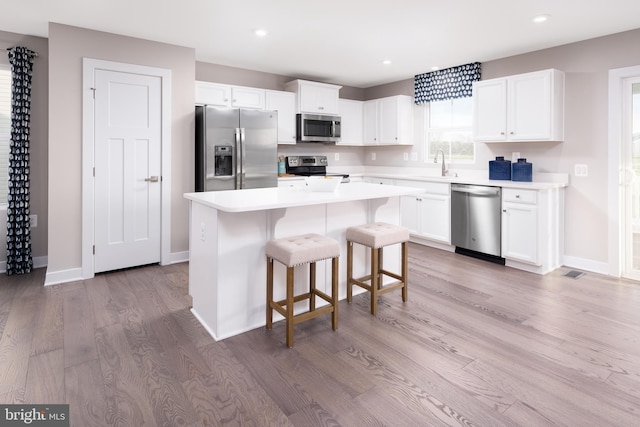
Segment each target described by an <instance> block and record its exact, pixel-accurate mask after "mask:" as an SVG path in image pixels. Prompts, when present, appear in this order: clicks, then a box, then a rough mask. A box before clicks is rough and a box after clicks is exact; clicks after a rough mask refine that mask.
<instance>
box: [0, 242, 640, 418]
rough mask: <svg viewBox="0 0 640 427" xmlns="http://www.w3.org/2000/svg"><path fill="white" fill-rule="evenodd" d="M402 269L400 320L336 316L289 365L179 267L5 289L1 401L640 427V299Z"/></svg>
mask: <svg viewBox="0 0 640 427" xmlns="http://www.w3.org/2000/svg"><path fill="white" fill-rule="evenodd" d="M409 256H410V272H409V283H410V284H409V301H408V302H407V303H406V304H403V303H402V302H401V298H400V294H399V293H390V294H386V295H384V296H383V297H381V298H380V300H379V301H380V302H379V306H378V315H377V316H376V317H373V316H371V315H370V314H369V311H368V310H369V303H368V296H367V295H358V296H356V297H354V302H353V304H351V305H348V304H347V303H346V301H342V302H341V303H340V312H339V315H340V326H339V329H338V331H336V332H333V331H332V330H331V323H330V317H329V316H326V317H323V318H318V319H314V320H311V321H308V322H305V323H303V324H300V325H297V326H296V328H295V347H294V348H293V349H287V348H286V346H285V345H284V339H285V331H284V324H283V323H282V322H278V323H276V324H275V325H274V328H273V330H272V331H266V330H265V329H264V328H259V329H256V330H253V331H250V332H248V333H245V334H242V335H239V336H236V337H232V338H229V339H226V340H224V341H220V342H215V341H214V340H213V339H212V338H211V337H210V336H209V335H208V334H207V333H206V331H205V330H204V329H203V328H202V327H201V326H200V324H199V323H198V322H197V321H196V320H195V319H194V317H193V316H192V314H191V312H190V311H189V309H188V295H187V289H188V265H187V264H178V265H172V266H168V267H159V266H149V267H144V268H137V269H130V270H124V271H118V272H113V273H109V274H102V275H99V276H97V277H96V278H95V279H92V280H87V281H83V282H76V283H70V284H65V285H58V286H50V287H44V286H42V283H43V281H44V273H45V272H44V270H36V271H35V272H34V273H32V274H30V275H26V276H11V277H8V276H5V275H2V276H0V403H68V404H70V415H71V416H70V418H71V425H72V426H143V425H147V426H156V425H157V426H205V425H206V426H218V425H242V426H245V425H248V426H286V425H294V426H310V425H328V426H339V425H342V426H364V425H367V426H369V425H371V426H376V425H388V426H414V425H466V426H470V425H475V426H503V425H504V426H511V425H521V426H547V425H560V426H578V425H580V426H632V425H638V420H639V419H640V283H636V282H631V281H625V280H617V279H612V278H608V277H604V276H599V275H596V274H591V273H587V274H585V275H583V276H582V277H580V278H579V279H572V278H568V277H565V276H564V273H566V272H567V271H568V269H564V268H563V269H559V270H557V271H555V272H553V273H551V274H549V275H546V276H538V275H534V274H529V273H525V272H521V271H517V270H514V269H510V268H506V267H504V266H499V265H494V264H489V263H486V262H483V261H479V260H475V259H472V258H468V257H465V256H462V255H456V254H452V253H448V252H443V251H438V250H435V249H430V248H427V247H423V246H418V245H411V246H410V250H409ZM343 273H344V272H342V274H343Z"/></svg>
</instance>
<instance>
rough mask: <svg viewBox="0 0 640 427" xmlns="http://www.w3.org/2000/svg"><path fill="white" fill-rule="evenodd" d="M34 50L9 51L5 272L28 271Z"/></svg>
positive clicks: (22, 272) (17, 48)
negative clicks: (8, 139)
mask: <svg viewBox="0 0 640 427" xmlns="http://www.w3.org/2000/svg"><path fill="white" fill-rule="evenodd" d="M35 56H36V54H35V52H32V51H30V50H29V49H27V48H24V47H14V48H13V49H10V50H9V62H10V63H11V77H12V81H11V144H10V146H9V185H8V186H9V192H8V194H7V274H8V275H12V274H24V273H30V272H31V269H32V268H33V259H32V258H31V226H30V224H29V209H30V205H29V194H30V191H29V175H30V174H29V140H30V135H29V133H30V132H29V131H30V125H31V76H32V71H33V58H34V57H35Z"/></svg>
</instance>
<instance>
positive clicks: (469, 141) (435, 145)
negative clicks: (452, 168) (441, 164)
mask: <svg viewBox="0 0 640 427" xmlns="http://www.w3.org/2000/svg"><path fill="white" fill-rule="evenodd" d="M426 122H427V132H426V134H427V150H426V152H427V153H428V156H427V159H425V160H426V161H433V159H434V158H435V156H436V153H437V152H438V150H442V151H444V154H445V157H446V158H447V160H448V161H449V162H452V163H473V162H474V161H475V146H474V144H473V137H472V126H473V98H471V97H468V98H456V99H449V100H446V101H431V102H430V103H429V108H428V109H427V121H426Z"/></svg>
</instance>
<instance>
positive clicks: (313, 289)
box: [309, 262, 316, 311]
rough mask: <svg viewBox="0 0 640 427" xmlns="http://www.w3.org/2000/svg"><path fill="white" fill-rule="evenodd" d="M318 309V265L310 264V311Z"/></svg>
mask: <svg viewBox="0 0 640 427" xmlns="http://www.w3.org/2000/svg"><path fill="white" fill-rule="evenodd" d="M315 309H316V263H315V262H312V263H310V264H309V311H314V310H315Z"/></svg>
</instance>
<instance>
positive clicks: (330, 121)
mask: <svg viewBox="0 0 640 427" xmlns="http://www.w3.org/2000/svg"><path fill="white" fill-rule="evenodd" d="M296 141H297V142H338V141H340V116H325V115H319V114H297V115H296Z"/></svg>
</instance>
